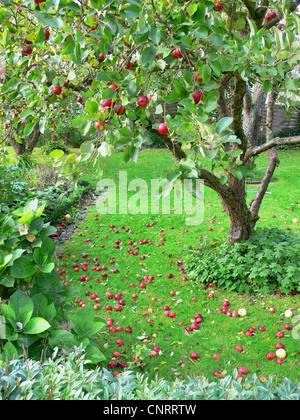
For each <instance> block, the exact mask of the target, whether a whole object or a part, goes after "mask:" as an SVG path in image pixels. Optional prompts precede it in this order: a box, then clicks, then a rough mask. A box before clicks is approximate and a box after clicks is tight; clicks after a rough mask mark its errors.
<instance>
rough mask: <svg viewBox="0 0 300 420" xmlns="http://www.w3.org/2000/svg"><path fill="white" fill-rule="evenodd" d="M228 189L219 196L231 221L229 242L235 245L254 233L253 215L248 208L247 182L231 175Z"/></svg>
mask: <svg viewBox="0 0 300 420" xmlns="http://www.w3.org/2000/svg"><path fill="white" fill-rule="evenodd" d="M228 187H229V188H228V189H227V190H225V194H218V195H219V198H220V201H221V203H222V205H223V207H224V210H225V211H226V213H227V215H228V217H229V219H230V229H229V233H228V242H229V244H230V245H233V244H234V243H236V242H241V241H243V240H246V239H248V238H249V236H250V235H251V233H252V230H253V229H252V225H251V213H250V210H249V209H248V207H247V202H246V192H245V180H244V179H241V180H239V179H237V178H236V177H235V176H234V175H232V174H229V177H228Z"/></svg>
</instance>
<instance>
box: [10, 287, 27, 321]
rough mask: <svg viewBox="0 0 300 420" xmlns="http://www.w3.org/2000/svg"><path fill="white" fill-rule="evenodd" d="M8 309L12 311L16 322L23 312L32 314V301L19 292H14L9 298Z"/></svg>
mask: <svg viewBox="0 0 300 420" xmlns="http://www.w3.org/2000/svg"><path fill="white" fill-rule="evenodd" d="M10 307H11V308H12V309H13V310H14V312H15V314H16V320H17V321H18V318H19V316H20V314H22V313H24V312H30V313H32V312H33V302H32V299H31V298H30V297H29V296H27V295H24V294H23V293H22V292H21V291H20V290H18V291H16V292H15V293H14V294H13V295H12V296H11V297H10Z"/></svg>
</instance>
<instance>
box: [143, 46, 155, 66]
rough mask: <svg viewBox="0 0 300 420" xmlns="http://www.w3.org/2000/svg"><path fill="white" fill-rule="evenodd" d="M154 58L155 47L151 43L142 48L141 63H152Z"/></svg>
mask: <svg viewBox="0 0 300 420" xmlns="http://www.w3.org/2000/svg"><path fill="white" fill-rule="evenodd" d="M154 59H155V49H154V48H153V46H152V45H150V47H146V48H144V49H143V52H142V56H141V63H142V65H143V66H144V65H145V64H149V63H152V62H153V61H154Z"/></svg>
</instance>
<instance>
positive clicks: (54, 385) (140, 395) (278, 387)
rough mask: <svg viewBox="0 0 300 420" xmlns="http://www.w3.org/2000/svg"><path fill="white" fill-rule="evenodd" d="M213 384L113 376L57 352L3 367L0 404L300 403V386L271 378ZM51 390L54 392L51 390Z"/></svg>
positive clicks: (78, 355)
mask: <svg viewBox="0 0 300 420" xmlns="http://www.w3.org/2000/svg"><path fill="white" fill-rule="evenodd" d="M236 376H237V371H236V370H235V371H234V372H233V376H229V375H228V376H226V377H224V378H221V379H216V380H215V381H212V382H210V381H209V380H208V379H207V378H205V377H199V376H198V377H196V378H190V377H187V378H185V379H175V380H174V381H166V380H165V379H164V378H157V379H156V380H151V381H150V380H149V379H148V378H147V375H141V374H140V373H133V372H132V371H126V372H124V373H120V374H119V375H118V376H116V377H115V376H113V374H112V373H111V372H109V371H108V370H107V369H105V368H101V367H97V368H96V369H91V368H90V363H89V361H88V360H87V355H86V351H85V349H84V348H83V347H82V346H80V347H78V348H75V350H74V351H71V352H69V353H66V352H65V353H64V354H63V355H61V356H58V348H56V349H55V351H54V353H53V355H52V357H51V358H49V359H48V360H47V361H45V362H44V363H40V362H37V361H34V360H28V359H27V360H23V359H22V358H21V357H19V358H17V359H14V360H11V361H6V362H3V363H2V365H0V400H82V399H87V400H106V401H107V400H178V401H179V400H180V401H183V400H299V399H300V382H298V383H296V384H295V383H293V382H292V381H291V380H289V379H288V378H283V380H282V383H281V384H277V381H276V383H275V380H274V379H273V378H272V377H269V378H268V379H267V378H261V380H260V379H259V378H258V377H257V376H256V375H255V374H253V375H252V376H251V377H247V378H239V379H237V380H236V379H235V378H236ZM49 384H51V386H49Z"/></svg>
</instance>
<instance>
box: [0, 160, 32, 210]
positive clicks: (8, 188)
mask: <svg viewBox="0 0 300 420" xmlns="http://www.w3.org/2000/svg"><path fill="white" fill-rule="evenodd" d="M24 178H25V170H24V169H23V168H21V167H20V166H18V165H4V166H0V206H2V211H4V210H5V211H6V212H9V209H10V208H17V207H18V206H19V205H21V204H20V203H22V202H23V201H24V200H25V199H26V197H27V195H28V194H29V185H28V182H27V181H26V180H25V179H24ZM0 212H1V208H0Z"/></svg>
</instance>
